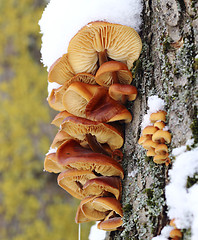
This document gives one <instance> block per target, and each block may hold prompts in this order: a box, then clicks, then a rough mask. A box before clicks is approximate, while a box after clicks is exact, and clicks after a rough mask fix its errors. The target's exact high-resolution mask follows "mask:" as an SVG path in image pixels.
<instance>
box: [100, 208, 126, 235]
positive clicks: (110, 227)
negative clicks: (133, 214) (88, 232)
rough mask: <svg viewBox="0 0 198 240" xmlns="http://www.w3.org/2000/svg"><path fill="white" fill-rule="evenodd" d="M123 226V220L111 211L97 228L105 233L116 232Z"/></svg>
mask: <svg viewBox="0 0 198 240" xmlns="http://www.w3.org/2000/svg"><path fill="white" fill-rule="evenodd" d="M122 224H123V221H122V218H121V217H119V216H118V215H116V214H115V212H114V211H111V212H110V213H109V214H108V215H107V216H106V217H105V219H104V220H102V221H101V222H99V223H98V225H97V227H98V228H99V229H101V230H104V231H116V230H117V229H118V228H119V227H121V226H122Z"/></svg>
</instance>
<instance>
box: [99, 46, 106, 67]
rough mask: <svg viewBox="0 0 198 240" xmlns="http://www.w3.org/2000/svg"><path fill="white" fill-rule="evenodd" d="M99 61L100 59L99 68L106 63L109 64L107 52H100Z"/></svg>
mask: <svg viewBox="0 0 198 240" xmlns="http://www.w3.org/2000/svg"><path fill="white" fill-rule="evenodd" d="M98 59H99V67H100V66H101V65H102V64H103V63H105V62H108V58H107V50H106V49H105V50H104V51H103V52H98Z"/></svg>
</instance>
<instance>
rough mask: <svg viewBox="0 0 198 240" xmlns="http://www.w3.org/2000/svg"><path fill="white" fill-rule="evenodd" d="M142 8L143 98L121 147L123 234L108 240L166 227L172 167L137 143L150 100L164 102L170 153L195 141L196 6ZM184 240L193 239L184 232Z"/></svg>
mask: <svg viewBox="0 0 198 240" xmlns="http://www.w3.org/2000/svg"><path fill="white" fill-rule="evenodd" d="M143 4H144V10H143V25H142V32H141V38H142V42H143V50H142V54H141V57H140V59H139V61H138V62H136V75H135V78H134V80H133V85H135V86H136V87H137V88H138V93H139V95H138V98H137V99H136V101H135V102H134V103H131V104H129V105H128V108H129V109H130V110H131V112H132V114H133V121H132V123H131V124H129V125H127V126H126V127H125V129H126V132H125V145H124V148H123V152H124V161H123V167H124V170H125V179H124V181H123V199H122V201H123V203H122V204H123V209H124V230H123V231H121V232H119V231H117V232H111V233H109V234H108V236H107V239H133V240H136V239H141V240H146V239H149V240H151V239H152V237H154V236H156V235H158V234H159V233H160V231H161V229H162V228H163V226H164V225H166V224H167V223H168V218H167V215H166V211H167V207H166V204H165V195H164V191H165V185H166V184H167V183H168V169H169V168H171V165H169V167H165V166H161V165H156V164H155V163H153V161H152V160H151V159H149V158H147V157H146V155H145V150H143V148H142V147H141V146H139V145H138V144H137V141H138V139H139V137H140V134H141V128H140V124H141V122H142V117H143V115H144V114H145V113H146V110H147V100H148V97H149V96H151V95H158V96H159V97H160V98H162V99H163V100H164V101H165V103H166V110H167V113H168V116H167V118H168V119H167V124H168V126H169V129H170V131H171V133H172V142H171V145H170V147H169V149H170V151H171V149H172V148H175V147H179V146H181V145H183V144H185V143H186V141H187V140H188V139H190V138H192V137H193V134H194V133H193V131H192V129H195V128H194V127H193V124H194V123H195V116H196V111H197V110H196V106H197V104H196V103H197V99H196V96H195V89H196V86H197V85H196V80H197V78H196V76H197V75H196V74H197V62H196V61H197V59H196V58H197V57H196V54H197V42H198V34H197V33H198V18H197V12H196V10H197V8H198V4H197V3H196V1H190V0H184V1H183V0H178V1H176V0H153V1H152V0H145V1H144V3H143ZM172 160H173V159H172ZM184 239H190V238H189V237H188V236H187V234H185V233H184Z"/></svg>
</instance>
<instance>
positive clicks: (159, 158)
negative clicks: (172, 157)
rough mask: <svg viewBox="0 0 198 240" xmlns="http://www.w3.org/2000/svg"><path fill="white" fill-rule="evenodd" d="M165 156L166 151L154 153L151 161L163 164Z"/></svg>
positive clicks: (166, 156)
mask: <svg viewBox="0 0 198 240" xmlns="http://www.w3.org/2000/svg"><path fill="white" fill-rule="evenodd" d="M167 158H168V153H166V154H161V155H155V156H154V158H153V162H155V163H157V164H163V163H165V162H166V160H167Z"/></svg>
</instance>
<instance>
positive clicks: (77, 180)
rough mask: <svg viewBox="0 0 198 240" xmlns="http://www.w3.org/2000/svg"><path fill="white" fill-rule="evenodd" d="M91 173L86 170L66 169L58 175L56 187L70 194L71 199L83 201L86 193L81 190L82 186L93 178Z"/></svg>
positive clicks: (93, 175)
mask: <svg viewBox="0 0 198 240" xmlns="http://www.w3.org/2000/svg"><path fill="white" fill-rule="evenodd" d="M95 177H96V175H95V174H94V173H93V172H90V171H87V170H77V169H68V170H66V171H64V172H62V173H60V174H59V175H58V179H57V181H58V185H59V186H60V187H62V188H63V189H64V190H66V191H67V192H68V193H70V194H71V195H72V196H73V197H75V198H78V199H83V198H84V197H87V196H88V195H87V193H86V192H85V191H84V190H83V186H84V184H85V183H86V182H87V181H88V180H90V179H92V178H95Z"/></svg>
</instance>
